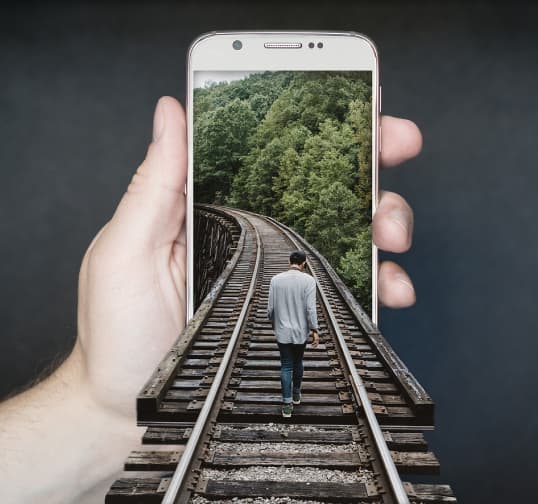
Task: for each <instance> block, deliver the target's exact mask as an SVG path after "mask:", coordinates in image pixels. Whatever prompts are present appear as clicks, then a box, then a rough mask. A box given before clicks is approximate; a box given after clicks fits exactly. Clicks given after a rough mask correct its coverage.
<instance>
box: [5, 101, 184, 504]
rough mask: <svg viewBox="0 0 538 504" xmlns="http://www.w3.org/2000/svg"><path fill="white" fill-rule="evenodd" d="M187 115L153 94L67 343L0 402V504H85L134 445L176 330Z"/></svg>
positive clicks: (101, 494) (94, 246)
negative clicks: (140, 153)
mask: <svg viewBox="0 0 538 504" xmlns="http://www.w3.org/2000/svg"><path fill="white" fill-rule="evenodd" d="M184 118H185V115H184V111H183V110H182V107H181V105H180V104H179V103H178V102H177V100H175V99H172V98H170V97H165V98H161V100H160V101H159V104H158V106H157V108H156V111H155V117H154V130H153V135H154V136H153V141H152V143H151V145H150V147H149V149H148V153H147V156H146V159H145V160H144V162H143V163H142V164H141V165H140V167H139V168H138V170H137V172H136V174H135V175H134V177H133V179H132V181H131V183H130V185H129V187H128V188H127V191H126V193H125V194H124V195H123V198H122V199H121V201H120V203H119V205H118V208H117V209H116V212H115V213H114V216H113V217H112V219H110V220H109V221H108V222H107V224H105V226H104V227H103V228H102V229H101V230H100V231H99V233H98V234H97V236H96V237H95V238H94V240H93V241H92V243H91V244H90V246H89V247H88V250H87V251H86V254H85V255H84V258H83V260H82V264H81V268H80V274H79V285H78V319H77V340H76V343H75V345H74V348H73V350H72V352H71V354H70V355H69V357H68V358H67V359H66V360H65V361H64V362H63V364H62V365H61V366H59V367H58V368H57V369H56V371H55V372H54V373H53V374H52V375H51V376H49V377H48V378H47V379H45V380H43V381H42V382H40V383H38V384H37V385H36V386H34V387H33V388H31V389H29V390H27V391H25V392H23V393H20V394H18V395H16V396H14V397H12V398H10V399H8V400H6V401H4V402H2V403H0V495H1V496H2V498H1V499H0V501H1V502H2V504H28V503H34V502H42V503H46V504H56V503H58V504H60V503H61V504H70V503H76V504H95V503H97V502H104V499H105V495H106V493H107V492H108V490H109V488H110V486H111V484H112V483H113V482H114V480H115V479H117V478H118V477H119V476H120V475H121V473H122V470H123V464H124V462H125V459H126V458H127V457H128V455H129V453H130V451H131V450H133V449H140V447H141V437H142V435H143V433H144V428H143V427H138V426H137V425H136V408H135V407H136V396H137V394H138V393H139V392H140V390H141V389H142V387H143V386H144V384H145V382H146V381H147V379H148V378H149V377H150V376H151V374H152V373H153V371H154V370H155V368H156V367H157V366H158V365H159V362H160V361H161V359H162V357H163V356H164V355H165V354H166V352H167V351H168V350H169V349H170V347H171V346H172V345H173V343H174V341H175V340H176V339H177V337H178V335H179V334H180V332H181V330H182V329H183V327H184V325H185V316H184V314H185V258H186V254H185V229H184V219H183V218H182V217H180V216H183V215H184V214H185V196H184V187H185V179H186V173H187V141H186V130H185V119H184Z"/></svg>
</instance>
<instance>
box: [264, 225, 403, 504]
mask: <svg viewBox="0 0 538 504" xmlns="http://www.w3.org/2000/svg"><path fill="white" fill-rule="evenodd" d="M267 220H268V221H269V222H272V223H273V224H274V225H275V226H278V227H279V228H280V229H284V228H283V226H281V225H280V223H277V222H276V221H275V220H274V219H267ZM284 233H285V234H286V236H287V237H288V238H289V240H290V241H291V242H292V243H293V244H294V245H295V247H296V248H297V249H300V248H303V246H304V243H299V242H298V240H296V239H295V238H294V237H293V236H291V234H290V233H289V232H288V231H286V230H285V229H284ZM307 264H308V266H309V270H310V273H311V274H312V276H313V277H314V279H315V280H316V284H317V287H318V293H319V295H320V297H321V300H322V302H323V306H324V308H325V310H326V311H327V313H328V315H329V318H330V320H331V324H332V326H333V330H334V331H335V333H336V337H337V340H338V343H339V344H340V348H341V350H342V353H343V357H344V360H345V363H346V365H347V368H348V372H349V373H350V375H351V386H352V388H353V391H354V392H355V398H356V399H357V400H358V401H359V403H360V405H361V406H362V409H363V411H364V414H365V416H366V420H367V422H368V427H369V428H370V430H371V432H372V435H373V438H374V441H375V448H376V449H377V451H378V453H379V455H380V456H381V460H382V461H383V468H384V470H385V471H386V474H387V479H388V481H389V483H390V487H391V489H392V491H393V492H394V497H395V501H396V502H397V503H398V504H409V497H408V496H407V492H406V491H405V489H404V486H403V483H402V480H401V479H400V476H399V474H398V470H397V469H396V465H395V464H394V461H393V460H392V456H391V454H390V450H389V449H388V446H387V443H386V441H385V438H384V437H383V433H382V432H381V427H380V426H379V423H378V421H377V418H376V416H375V413H374V409H373V407H372V403H371V402H370V398H369V397H368V392H367V391H366V387H365V386H364V382H363V381H362V379H361V377H360V376H359V373H358V372H357V369H356V368H355V364H354V363H353V358H352V356H351V353H350V350H349V348H348V346H347V343H346V340H345V339H344V335H343V334H342V331H341V330H340V325H339V323H338V321H337V319H336V316H335V315H334V312H333V310H332V308H331V304H330V303H329V300H328V299H327V296H326V295H325V294H324V292H323V288H322V285H321V283H320V280H319V278H318V276H317V274H316V272H315V270H314V269H313V268H312V267H311V265H310V260H308V259H307Z"/></svg>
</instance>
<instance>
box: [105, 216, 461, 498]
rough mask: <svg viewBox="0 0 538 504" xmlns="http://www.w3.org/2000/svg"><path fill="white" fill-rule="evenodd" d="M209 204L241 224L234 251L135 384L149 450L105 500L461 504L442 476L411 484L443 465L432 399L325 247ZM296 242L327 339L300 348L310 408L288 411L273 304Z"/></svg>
mask: <svg viewBox="0 0 538 504" xmlns="http://www.w3.org/2000/svg"><path fill="white" fill-rule="evenodd" d="M202 210H203V212H206V213H208V214H209V213H211V212H215V214H216V215H219V216H220V218H224V217H225V216H226V217H225V218H228V219H230V220H229V222H233V223H235V225H236V226H237V228H236V229H237V230H240V233H239V232H237V233H235V238H234V239H235V243H234V244H233V247H234V253H233V255H232V257H231V258H230V259H229V261H228V264H227V266H226V267H225V268H224V270H223V271H222V273H221V275H220V276H219V278H218V279H217V281H216V282H215V284H214V285H213V286H212V288H211V290H210V291H209V293H208V295H207V296H206V298H205V299H204V300H203V302H202V304H201V305H200V308H199V310H198V311H197V312H196V314H195V316H194V317H193V319H191V321H190V322H189V324H188V325H187V327H186V328H185V330H184V331H183V333H182V334H181V335H180V337H179V338H178V341H177V343H176V344H175V345H174V348H172V349H171V351H170V352H169V353H168V354H167V355H166V356H165V358H164V359H163V361H162V363H161V364H160V365H159V368H158V369H157V370H156V371H155V373H154V374H153V376H152V377H151V378H150V380H148V382H147V384H146V386H145V387H144V389H143V390H142V391H141V393H140V394H139V397H138V400H137V410H138V424H139V425H147V426H148V429H147V431H146V434H145V435H144V437H143V440H142V444H143V448H146V449H141V450H135V451H134V452H132V453H131V454H130V455H129V457H128V459H127V461H126V463H125V471H126V474H125V475H124V477H122V478H120V479H118V480H117V481H116V482H115V483H114V484H113V485H112V487H111V489H110V491H109V493H108V494H107V496H106V501H105V502H107V503H111V504H114V503H119V502H133V503H134V502H136V503H154V502H155V503H157V502H159V503H161V502H164V503H166V504H170V503H180V502H181V503H187V502H192V503H196V504H203V503H205V502H209V501H212V502H222V503H224V502H231V499H234V502H238V503H242V502H247V501H248V499H253V498H255V499H258V500H255V502H266V501H265V500H264V499H267V502H269V501H270V498H274V499H278V498H285V499H287V500H286V502H294V499H301V500H304V499H307V500H310V501H314V500H315V501H316V502H361V503H362V502H376V503H379V504H381V503H383V504H392V503H407V502H413V503H419V502H426V501H427V502H429V503H455V502H456V499H455V497H454V495H453V493H452V491H451V489H450V487H449V486H447V485H437V484H426V485H420V484H416V483H413V484H412V483H408V482H403V481H402V479H401V474H403V473H423V474H436V473H437V472H438V470H439V463H438V461H437V459H436V458H435V456H434V455H433V453H431V452H429V451H427V444H426V442H425V440H424V437H423V435H422V431H423V430H426V429H429V428H431V426H432V425H433V402H432V400H431V398H430V397H429V396H428V394H427V393H426V392H425V391H424V389H423V388H422V387H421V386H420V384H419V383H418V382H417V380H416V379H415V378H414V377H413V375H412V374H411V373H410V372H409V370H407V368H406V367H405V366H404V365H403V363H402V362H401V360H400V359H399V358H398V356H397V355H396V354H395V353H394V351H393V350H392V349H391V348H390V345H389V344H388V342H386V340H385V339H384V338H383V337H382V335H381V334H380V333H379V330H378V329H377V327H376V326H375V325H373V324H372V323H371V321H370V320H369V318H368V316H367V315H366V314H365V313H364V312H363V311H362V308H361V307H360V305H359V304H358V303H357V302H356V301H355V300H354V298H353V297H352V296H351V294H350V293H349V291H348V290H347V288H346V287H345V285H344V284H343V283H342V282H341V280H340V279H339V278H338V276H337V275H336V273H335V272H334V270H333V269H332V268H331V267H330V266H329V265H328V264H327V263H326V261H325V259H324V258H323V256H321V255H320V254H319V253H318V252H317V251H316V250H315V249H314V248H313V247H311V246H310V245H309V244H308V243H307V242H306V241H304V240H303V239H302V238H301V237H300V236H299V235H297V234H296V233H295V232H294V231H293V230H291V229H290V228H287V227H286V226H283V225H282V224H281V223H279V222H277V221H274V220H272V219H270V218H268V217H264V216H260V215H256V214H252V213H249V212H245V211H240V210H237V209H228V208H223V207H211V206H205V207H203V208H202ZM295 248H303V249H304V250H305V251H306V252H307V256H308V265H309V270H310V273H311V274H312V275H313V276H314V278H315V279H316V282H317V285H318V296H317V298H318V307H317V311H318V320H319V325H320V333H321V337H320V345H319V346H318V348H316V349H313V348H310V347H309V346H307V349H306V351H305V357H304V367H305V371H304V377H303V386H302V390H303V399H302V401H301V404H300V405H298V406H296V407H295V408H294V412H293V415H292V417H291V419H283V418H282V416H281V412H280V400H281V399H280V381H279V368H280V362H279V354H278V349H277V347H276V344H275V341H274V335H273V333H272V330H271V326H270V322H269V320H268V319H267V314H266V308H267V296H268V286H269V281H270V279H271V278H272V276H273V275H274V274H276V273H278V272H280V271H283V270H285V269H286V268H287V258H288V256H289V252H290V251H291V250H293V249H295ZM148 445H149V447H150V448H151V449H150V450H148V449H147V447H148ZM136 471H137V472H136ZM313 471H314V472H313ZM315 471H317V473H316V472H315ZM252 474H255V475H256V476H255V477H254V476H252ZM316 474H322V475H323V476H322V477H317V476H316ZM260 475H261V476H260ZM282 478H283V479H282ZM312 478H313V479H312ZM335 478H336V479H335ZM339 478H340V480H338V479H339ZM242 499H247V500H242ZM248 502H250V501H248ZM271 502H273V501H271ZM276 502H279V501H278V500H277V501H276Z"/></svg>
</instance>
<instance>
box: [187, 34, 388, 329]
mask: <svg viewBox="0 0 538 504" xmlns="http://www.w3.org/2000/svg"><path fill="white" fill-rule="evenodd" d="M246 35H256V36H297V37H304V36H308V35H311V36H323V37H350V38H356V39H360V40H362V41H364V42H365V43H366V44H367V45H368V47H369V49H370V50H371V53H372V56H373V58H372V59H373V64H372V65H371V67H370V68H368V69H369V70H371V71H372V84H373V86H372V98H373V100H372V107H373V109H372V112H373V114H372V115H373V117H372V119H374V122H375V125H376V127H375V128H374V131H372V134H373V140H374V142H373V145H372V147H373V148H372V150H373V154H374V156H373V158H372V208H371V211H372V220H373V216H374V214H375V212H376V211H377V207H378V204H379V158H380V140H381V139H380V135H379V134H378V133H379V128H380V121H381V114H380V110H379V104H378V100H379V98H380V72H379V67H380V63H379V52H378V48H377V45H376V44H375V42H374V41H373V40H372V39H371V38H370V37H368V36H367V35H365V34H363V33H360V32H357V31H339V30H212V31H208V32H204V33H202V34H200V35H199V36H198V37H196V38H195V39H193V40H192V41H191V43H190V44H189V46H188V50H187V53H188V57H187V58H186V67H187V89H186V94H187V100H186V104H187V107H186V108H187V111H186V112H187V114H188V115H189V119H188V126H187V129H188V131H189V145H191V144H192V131H191V128H190V123H191V121H192V119H193V118H192V115H191V114H192V103H189V101H190V97H191V95H192V92H193V88H194V85H193V81H192V77H193V72H196V71H199V70H197V69H196V68H195V66H194V65H193V63H192V57H193V52H194V50H195V49H196V47H198V46H199V45H200V44H201V43H203V42H204V41H206V40H208V39H211V38H213V37H219V36H230V37H231V36H246ZM290 69H291V68H290ZM314 70H315V69H314ZM331 70H333V69H332V68H331ZM365 70H366V68H365ZM202 71H203V70H202ZM374 107H375V108H374ZM191 155H192V154H191V153H190V155H189V170H190V169H191V168H192V159H191V158H190V156H191ZM188 179H189V181H190V184H192V177H191V176H189V177H188ZM190 184H189V183H188V184H187V187H188V191H187V192H188V194H187V199H188V200H190V204H189V203H188V205H187V206H189V207H190V206H192V203H193V201H192V199H191V198H192V185H190ZM191 218H192V216H191ZM187 220H188V219H187ZM192 224H193V223H192V220H191V222H190V225H191V226H192ZM187 234H188V236H189V238H190V233H189V232H188V233H187ZM191 248H192V243H190V245H189V244H188V250H189V251H190V254H191V256H192V250H191ZM187 255H189V254H187ZM191 260H192V257H191ZM188 262H189V261H188ZM192 266H193V265H192V263H191V264H189V265H188V268H187V280H188V281H187V284H188V290H189V291H191V292H188V293H187V321H188V320H189V319H190V318H192V316H193V308H194V307H193V299H192V294H193V292H192V290H193V285H192V283H193V281H194V278H193V277H192V273H193V272H192ZM378 266H379V251H378V247H376V246H375V244H374V243H373V240H372V304H371V309H372V312H371V319H372V322H373V323H374V325H375V326H376V327H377V326H378V323H379V303H378V299H377V296H378V288H377V282H378Z"/></svg>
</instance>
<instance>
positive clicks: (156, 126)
mask: <svg viewBox="0 0 538 504" xmlns="http://www.w3.org/2000/svg"><path fill="white" fill-rule="evenodd" d="M163 109H164V107H163V104H162V99H159V101H158V102H157V106H156V107H155V113H154V115H153V141H154V142H157V141H158V140H159V138H161V136H162V134H163V132H164V110H163Z"/></svg>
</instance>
